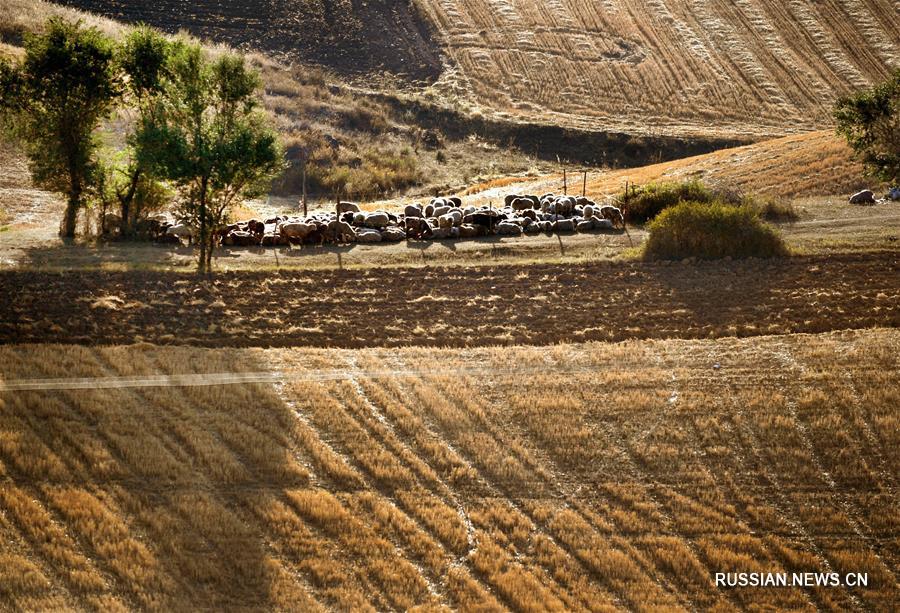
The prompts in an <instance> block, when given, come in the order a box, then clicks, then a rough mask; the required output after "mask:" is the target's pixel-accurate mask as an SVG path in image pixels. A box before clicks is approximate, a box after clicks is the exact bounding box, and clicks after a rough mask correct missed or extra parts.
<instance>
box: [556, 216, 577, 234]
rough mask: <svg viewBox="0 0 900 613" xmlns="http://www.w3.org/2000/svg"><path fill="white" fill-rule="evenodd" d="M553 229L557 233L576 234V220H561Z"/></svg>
mask: <svg viewBox="0 0 900 613" xmlns="http://www.w3.org/2000/svg"><path fill="white" fill-rule="evenodd" d="M553 229H554V230H556V231H557V232H574V231H575V220H574V219H559V220H557V221H556V222H554V224H553Z"/></svg>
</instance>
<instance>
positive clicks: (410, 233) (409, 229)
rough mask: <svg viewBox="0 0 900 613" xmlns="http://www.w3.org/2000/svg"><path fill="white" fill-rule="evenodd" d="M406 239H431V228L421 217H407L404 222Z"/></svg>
mask: <svg viewBox="0 0 900 613" xmlns="http://www.w3.org/2000/svg"><path fill="white" fill-rule="evenodd" d="M404 226H405V228H406V236H407V238H416V239H423V238H431V235H432V234H433V231H432V228H431V226H430V225H429V224H428V222H427V221H425V220H424V219H422V218H421V217H407V218H406V219H405V220H404Z"/></svg>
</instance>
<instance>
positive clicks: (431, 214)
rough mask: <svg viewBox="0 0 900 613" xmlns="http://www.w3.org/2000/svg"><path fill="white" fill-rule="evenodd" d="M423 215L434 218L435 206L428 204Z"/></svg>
mask: <svg viewBox="0 0 900 613" xmlns="http://www.w3.org/2000/svg"><path fill="white" fill-rule="evenodd" d="M422 214H423V215H424V216H425V217H426V218H427V217H434V205H433V204H427V205H425V210H423V211H422Z"/></svg>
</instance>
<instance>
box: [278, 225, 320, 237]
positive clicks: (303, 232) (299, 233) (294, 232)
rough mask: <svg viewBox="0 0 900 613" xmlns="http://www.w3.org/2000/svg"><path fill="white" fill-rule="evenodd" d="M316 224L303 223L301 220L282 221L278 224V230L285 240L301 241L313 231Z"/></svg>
mask: <svg viewBox="0 0 900 613" xmlns="http://www.w3.org/2000/svg"><path fill="white" fill-rule="evenodd" d="M315 229H316V224H313V223H304V222H302V221H296V222H290V223H289V222H284V223H282V224H280V225H279V226H278V232H279V234H281V236H283V237H284V238H285V239H286V240H288V241H291V240H295V241H302V240H303V239H304V238H306V237H307V236H308V235H309V234H310V233H311V232H313V231H315Z"/></svg>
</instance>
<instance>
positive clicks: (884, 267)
mask: <svg viewBox="0 0 900 613" xmlns="http://www.w3.org/2000/svg"><path fill="white" fill-rule="evenodd" d="M898 279H900V252H894V251H890V252H880V253H871V254H840V255H829V256H809V257H794V258H786V259H776V260H747V261H734V262H731V261H717V262H699V263H694V264H683V263H674V264H668V263H644V262H627V263H586V264H585V263H579V264H568V265H559V264H552V265H551V264H531V265H516V266H509V265H507V266H497V267H469V268H452V267H451V268H424V269H423V268H396V269H383V270H331V271H309V272H306V271H274V272H271V271H269V272H263V271H259V272H229V273H223V274H219V275H214V276H211V277H208V278H198V277H196V276H193V275H188V274H183V273H169V272H150V271H142V272H67V273H34V272H14V271H7V272H2V273H0V285H2V287H4V288H8V290H7V291H5V292H0V342H2V343H74V344H85V345H104V344H131V343H137V342H152V343H158V344H170V345H199V346H210V347H216V346H225V347H228V346H234V347H240V346H244V347H254V346H259V347H285V346H308V347H345V348H358V347H379V346H382V347H396V346H408V345H418V346H448V347H467V346H468V347H472V346H496V345H507V344H522V345H543V344H553V343H559V342H584V341H621V340H627V339H648V338H718V337H727V336H760V335H773V334H791V333H800V332H809V333H819V332H828V331H833V330H845V329H863V328H871V327H900V282H898Z"/></svg>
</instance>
